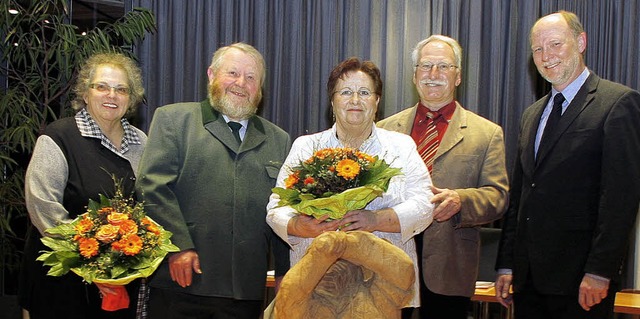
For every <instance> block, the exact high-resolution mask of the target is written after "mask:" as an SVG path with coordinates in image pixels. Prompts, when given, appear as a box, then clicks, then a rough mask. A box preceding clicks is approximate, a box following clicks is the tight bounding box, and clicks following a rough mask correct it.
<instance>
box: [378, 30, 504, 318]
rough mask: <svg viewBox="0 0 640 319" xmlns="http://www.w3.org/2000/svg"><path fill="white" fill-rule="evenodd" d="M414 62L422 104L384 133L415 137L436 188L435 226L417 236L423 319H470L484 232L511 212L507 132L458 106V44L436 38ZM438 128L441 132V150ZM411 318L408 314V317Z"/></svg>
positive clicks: (421, 46) (394, 119)
mask: <svg viewBox="0 0 640 319" xmlns="http://www.w3.org/2000/svg"><path fill="white" fill-rule="evenodd" d="M411 56H412V59H413V64H414V65H415V69H414V77H413V83H414V84H415V86H416V90H417V92H418V95H419V96H420V101H419V102H418V103H416V104H415V105H414V106H412V107H410V108H407V109H406V110H403V111H401V112H399V113H397V114H394V115H392V116H390V117H388V118H386V119H384V120H382V121H380V122H378V126H379V127H382V128H385V129H388V130H393V131H398V132H402V133H405V134H409V135H411V137H413V139H414V140H415V141H416V144H417V145H418V150H419V151H420V153H421V154H420V155H422V159H423V160H424V162H425V164H426V165H427V167H428V169H429V171H430V173H431V179H432V180H433V185H434V186H435V187H432V191H433V193H434V194H435V196H434V197H433V198H432V199H431V202H432V203H435V204H436V205H437V206H436V208H435V210H434V211H433V220H434V222H433V223H432V224H431V225H430V226H429V227H428V228H427V229H426V230H425V231H424V233H423V234H422V236H420V237H419V236H416V241H417V242H418V243H420V242H422V243H423V245H417V246H418V247H422V249H421V250H420V251H418V254H419V256H421V259H422V264H421V267H420V270H421V276H422V281H421V282H422V284H423V285H422V289H421V292H420V293H421V296H422V298H421V307H420V317H421V318H427V319H441V318H447V319H466V318H467V310H468V308H469V303H470V302H471V296H473V293H474V290H475V282H476V279H477V275H478V261H479V258H480V257H479V251H480V249H479V247H480V232H479V226H480V225H482V224H486V223H489V222H491V221H494V220H496V219H499V218H500V217H502V214H503V213H504V211H505V209H506V207H507V194H508V185H507V182H508V178H507V170H506V165H505V151H504V140H503V135H502V128H500V126H498V125H497V124H495V123H492V122H491V121H489V120H487V119H485V118H482V117H481V116H479V115H477V114H475V113H473V112H471V111H469V110H466V109H465V108H464V107H462V105H460V103H458V102H457V101H456V99H455V92H456V88H457V87H458V85H460V83H462V71H461V67H462V48H461V47H460V44H458V41H456V40H454V39H452V38H450V37H446V36H443V35H432V36H430V37H428V38H427V39H424V40H422V41H420V42H419V43H418V44H417V45H416V47H415V49H414V51H413V53H412V55H411ZM431 126H432V127H433V129H434V130H435V131H436V132H437V134H433V135H435V136H436V137H435V138H433V140H436V141H435V144H434V145H435V147H433V148H431V147H429V146H428V144H429V136H430V135H431V134H432V133H431V132H433V130H430V127H431ZM419 240H420V241H419ZM419 249H420V248H419ZM409 315H410V311H408V310H405V311H404V313H403V316H404V317H409Z"/></svg>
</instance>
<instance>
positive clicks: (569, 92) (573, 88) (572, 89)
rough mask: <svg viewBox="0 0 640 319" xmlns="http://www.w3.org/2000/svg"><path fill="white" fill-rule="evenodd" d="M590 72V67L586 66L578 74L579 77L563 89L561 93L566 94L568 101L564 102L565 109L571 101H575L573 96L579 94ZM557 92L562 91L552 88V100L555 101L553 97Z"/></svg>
mask: <svg viewBox="0 0 640 319" xmlns="http://www.w3.org/2000/svg"><path fill="white" fill-rule="evenodd" d="M589 74H590V73H589V69H588V68H586V67H585V68H584V70H583V71H582V73H580V75H578V77H577V78H576V79H575V80H573V82H571V84H569V85H567V87H566V88H564V90H562V92H561V93H562V95H564V98H565V100H566V102H565V103H563V104H562V105H563V109H564V108H565V107H566V106H568V105H569V104H571V101H573V98H575V97H576V94H578V91H579V90H580V88H581V87H582V85H583V84H584V82H586V81H587V78H588V77H589ZM557 93H560V92H559V91H557V90H556V89H554V88H551V99H550V100H551V101H553V97H554V96H556V94H557Z"/></svg>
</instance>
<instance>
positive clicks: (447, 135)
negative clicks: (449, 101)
mask: <svg viewBox="0 0 640 319" xmlns="http://www.w3.org/2000/svg"><path fill="white" fill-rule="evenodd" d="M465 128H467V114H466V113H465V112H464V109H463V108H462V106H460V104H459V103H458V102H456V109H455V110H454V111H453V115H452V116H451V121H449V126H448V127H447V130H446V131H445V132H444V136H442V140H441V141H440V145H439V146H438V151H437V152H436V156H435V159H436V160H437V159H438V157H440V156H442V155H443V154H444V153H446V152H448V151H449V150H451V149H452V148H453V147H454V146H455V145H456V144H458V143H460V141H462V138H463V137H464V135H463V134H462V130H463V129H465Z"/></svg>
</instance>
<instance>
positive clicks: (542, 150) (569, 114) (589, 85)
mask: <svg viewBox="0 0 640 319" xmlns="http://www.w3.org/2000/svg"><path fill="white" fill-rule="evenodd" d="M599 81H600V78H598V77H597V76H596V75H595V74H593V73H592V74H591V75H589V77H588V78H587V81H586V82H585V83H584V85H583V86H582V87H581V88H580V90H578V93H577V94H576V96H575V97H574V98H573V101H571V104H569V106H568V107H567V110H566V111H565V112H564V114H562V117H561V118H560V121H559V122H558V126H557V127H556V129H555V130H554V131H553V134H551V135H550V136H549V138H548V140H546V141H545V143H540V147H539V148H538V160H537V163H541V162H542V161H543V160H544V158H545V157H546V156H547V155H548V154H549V153H550V152H551V150H552V149H553V147H554V146H555V144H556V143H557V142H558V139H559V138H560V137H561V136H562V135H563V134H564V133H565V132H566V130H567V129H568V128H569V126H570V125H571V123H573V121H575V119H576V118H577V117H578V115H580V113H582V111H584V109H585V108H586V107H587V106H589V104H591V102H592V101H593V98H594V96H595V95H594V92H595V91H596V89H597V87H598V82H599ZM538 119H540V117H538Z"/></svg>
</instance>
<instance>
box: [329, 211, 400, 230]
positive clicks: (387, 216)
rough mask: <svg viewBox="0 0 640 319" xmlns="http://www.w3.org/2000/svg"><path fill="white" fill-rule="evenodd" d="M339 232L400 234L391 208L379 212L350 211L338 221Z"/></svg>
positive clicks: (398, 222) (398, 224)
mask: <svg viewBox="0 0 640 319" xmlns="http://www.w3.org/2000/svg"><path fill="white" fill-rule="evenodd" d="M339 226H340V230H342V231H350V230H362V231H368V232H373V231H376V230H377V231H383V232H388V233H398V232H400V221H399V220H398V215H396V212H395V211H394V210H393V209H391V208H385V209H380V210H365V209H359V210H352V211H350V212H348V213H346V214H345V215H344V217H343V218H342V219H341V220H340V225H339Z"/></svg>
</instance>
